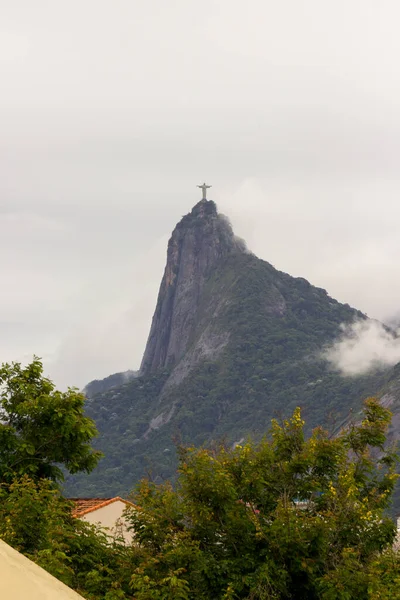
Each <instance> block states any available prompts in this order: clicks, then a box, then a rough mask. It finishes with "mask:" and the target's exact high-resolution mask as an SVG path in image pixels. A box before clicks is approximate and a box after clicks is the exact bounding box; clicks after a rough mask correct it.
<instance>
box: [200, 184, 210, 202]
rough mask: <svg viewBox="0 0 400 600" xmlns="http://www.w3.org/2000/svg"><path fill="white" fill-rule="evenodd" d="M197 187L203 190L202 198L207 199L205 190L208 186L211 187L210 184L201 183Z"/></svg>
mask: <svg viewBox="0 0 400 600" xmlns="http://www.w3.org/2000/svg"><path fill="white" fill-rule="evenodd" d="M197 187H198V188H201V189H202V190H203V198H202V200H207V190H208V188H210V187H212V185H206V184H205V183H203V185H198V186H197Z"/></svg>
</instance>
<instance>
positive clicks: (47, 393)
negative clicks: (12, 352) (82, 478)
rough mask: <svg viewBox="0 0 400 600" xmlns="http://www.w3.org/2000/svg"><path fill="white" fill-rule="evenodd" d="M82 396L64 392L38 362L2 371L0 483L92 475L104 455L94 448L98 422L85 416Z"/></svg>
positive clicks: (0, 394)
mask: <svg viewBox="0 0 400 600" xmlns="http://www.w3.org/2000/svg"><path fill="white" fill-rule="evenodd" d="M84 400H85V398H84V396H83V395H82V394H80V393H78V392H77V390H74V389H69V390H68V391H67V392H59V391H58V390H56V389H55V386H54V384H53V383H52V382H51V381H50V380H49V379H46V378H45V377H43V367H42V364H41V362H40V360H39V359H37V358H35V359H34V360H33V362H32V363H31V364H29V365H27V366H26V367H22V366H21V364H20V363H13V364H11V365H9V364H3V365H2V366H1V368H0V481H1V482H7V481H8V482H10V481H12V480H13V479H14V478H15V477H19V476H22V475H24V474H29V475H30V476H31V477H32V478H35V479H40V478H51V479H53V480H61V479H63V471H62V470H61V468H60V467H61V466H63V467H64V468H65V469H66V470H67V471H68V472H70V473H77V472H79V471H86V472H89V471H91V470H92V469H93V468H94V467H95V466H96V464H97V462H98V459H99V457H100V455H101V453H100V452H98V451H95V450H93V449H92V447H91V441H92V439H93V437H94V436H95V435H96V433H97V431H96V427H95V425H94V423H93V421H92V420H91V419H89V418H87V417H85V415H84V412H83V405H84Z"/></svg>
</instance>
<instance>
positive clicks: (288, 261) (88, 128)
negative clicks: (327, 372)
mask: <svg viewBox="0 0 400 600" xmlns="http://www.w3.org/2000/svg"><path fill="white" fill-rule="evenodd" d="M399 22H400V4H399V2H398V0H379V2H378V1H377V0H279V2H277V1H276V0H247V1H246V2H243V1H241V0H202V1H201V2H199V1H198V0H168V1H166V0H135V1H134V2H133V1H132V0H35V1H32V0H13V1H12V2H10V1H9V0H0V81H1V91H0V252H1V256H2V260H1V261H0V281H1V295H0V333H1V335H0V361H5V360H7V361H11V360H28V359H29V358H31V356H32V355H33V354H34V353H35V354H37V355H39V356H41V357H43V359H44V361H45V366H46V371H47V373H48V374H49V375H50V376H51V377H53V378H55V380H56V382H57V383H58V384H59V385H60V386H66V385H77V386H83V385H85V383H87V382H88V381H89V380H91V379H93V378H100V377H103V376H106V375H108V374H110V373H112V372H115V371H119V370H124V369H128V368H137V367H138V366H139V363H140V360H141V356H142V353H143V350H144V345H145V342H146V338H147V334H148V329H149V326H150V320H151V316H152V313H153V310H154V306H155V302H156V296H157V291H158V285H159V283H160V279H161V276H162V272H163V268H164V263H165V256H166V243H167V240H168V237H169V235H170V232H171V230H172V228H173V227H174V225H175V223H176V222H177V221H178V220H179V219H180V218H181V216H182V215H183V214H185V213H186V212H188V211H189V210H190V209H191V207H192V206H193V205H194V204H195V203H196V202H197V201H198V200H199V199H200V194H199V192H200V191H199V190H197V189H196V187H195V186H196V185H197V184H198V183H201V182H202V181H203V180H204V179H205V180H207V182H209V183H211V184H212V185H213V187H212V190H211V192H212V194H210V197H211V198H212V199H214V200H215V201H216V202H217V204H218V205H219V207H220V210H221V211H222V212H224V213H225V214H227V215H228V216H229V217H230V218H231V220H232V222H233V225H234V229H235V232H236V233H237V234H238V235H240V236H242V237H244V238H245V239H246V240H247V243H248V245H249V247H250V249H251V250H253V251H254V252H255V253H256V254H257V255H258V256H260V257H261V258H264V259H266V260H268V261H269V262H271V263H272V264H274V265H275V266H276V267H277V268H279V269H281V270H284V271H287V272H289V273H291V274H293V275H297V276H303V277H306V278H307V279H309V280H310V281H311V282H312V283H314V284H315V285H318V286H321V287H325V288H326V289H327V290H328V292H329V293H330V294H331V295H332V296H334V297H336V298H337V299H339V300H341V301H343V302H348V303H350V304H352V305H354V306H356V307H357V308H359V309H361V310H363V311H365V312H367V313H368V314H369V315H370V316H373V317H376V318H379V319H385V318H388V317H390V316H392V315H394V314H397V313H399V312H400V310H399V309H400V278H399V276H398V275H399V264H398V263H399V257H400V235H399V234H400V168H399V162H400V108H399V107H400V68H399V56H400V36H399V33H398V29H399Z"/></svg>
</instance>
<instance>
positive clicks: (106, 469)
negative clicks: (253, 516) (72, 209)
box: [67, 201, 391, 495]
mask: <svg viewBox="0 0 400 600" xmlns="http://www.w3.org/2000/svg"><path fill="white" fill-rule="evenodd" d="M356 318H362V319H365V318H366V317H365V315H363V314H362V313H360V312H359V311H357V310H355V309H353V308H351V307H350V306H348V305H343V304H340V303H339V302H337V301H336V300H334V299H332V298H331V297H329V296H328V294H327V293H326V291H325V290H323V289H320V288H317V287H314V286H312V285H310V283H308V282H307V281H306V280H305V279H302V278H294V277H291V276H290V275H287V274H286V273H282V272H280V271H278V270H276V269H275V268H274V267H273V266H272V265H270V264H269V263H267V262H265V261H263V260H260V259H259V258H257V257H256V256H254V255H252V254H250V253H248V252H247V251H246V248H245V245H244V244H243V242H240V241H238V240H237V239H236V238H235V236H234V234H233V232H232V229H231V227H230V225H229V223H228V222H227V220H226V219H225V218H224V217H221V216H220V215H219V214H218V212H217V209H216V206H215V204H214V203H213V202H208V201H202V202H200V203H199V204H198V205H196V206H195V207H194V209H193V210H192V212H191V213H190V214H189V215H187V216H186V217H184V218H183V219H182V221H181V222H180V223H179V224H178V225H177V227H176V228H175V230H174V232H173V234H172V237H171V239H170V242H169V245H168V255H167V265H166V269H165V273H164V277H163V280H162V282H161V286H160V292H159V297H158V301H157V306H156V311H155V314H154V317H153V323H152V328H151V331H150V335H149V340H148V343H147V347H146V350H145V353H144V358H143V362H142V367H141V372H140V374H139V376H138V377H136V378H133V379H131V380H128V381H126V382H121V383H120V384H117V385H113V387H112V388H111V389H107V387H104V388H103V389H101V388H97V390H96V389H95V388H94V387H93V385H92V384H91V385H92V387H91V389H90V394H89V395H90V399H89V400H88V403H87V413H88V415H90V416H91V417H92V418H94V420H95V421H96V424H97V427H98V428H99V431H100V436H99V439H98V441H97V445H98V447H99V448H101V449H102V450H103V451H104V453H105V458H104V459H103V460H102V461H101V463H100V466H99V467H98V468H97V469H96V471H95V472H94V473H92V474H91V475H90V476H89V477H87V476H85V477H84V476H80V477H74V478H70V479H69V480H68V482H67V487H68V491H69V493H71V494H73V495H79V494H87V495H89V494H99V495H100V494H118V493H120V494H123V493H126V492H128V491H129V490H130V489H131V488H132V487H133V486H134V484H135V483H136V482H137V481H138V479H139V478H140V477H141V476H143V475H144V474H151V475H152V476H153V477H154V478H157V479H158V480H162V479H165V478H171V477H173V476H174V470H175V465H176V462H175V458H176V455H175V443H176V442H183V443H190V444H195V445H200V444H203V443H211V442H212V441H213V440H221V439H223V440H225V441H226V442H227V443H229V444H232V443H234V442H235V441H239V440H241V439H242V438H245V437H246V436H247V435H249V434H251V435H253V436H255V437H259V436H261V435H263V434H264V433H265V432H266V431H267V430H268V429H269V426H270V420H271V418H273V417H278V418H281V417H286V416H288V415H289V414H290V413H291V412H292V411H293V409H294V408H295V406H298V405H300V406H301V407H302V408H303V414H304V417H305V419H306V422H307V426H308V428H309V429H311V428H312V427H314V426H316V425H319V424H321V425H325V426H326V427H328V428H329V429H331V430H334V429H335V428H337V427H338V424H340V423H341V422H342V421H343V420H344V419H345V418H346V417H347V416H348V414H349V411H350V410H351V409H354V410H355V411H357V410H358V409H359V408H360V406H361V402H362V400H363V399H364V398H365V397H366V396H369V395H373V394H375V393H377V392H378V391H379V390H380V389H382V388H383V387H384V386H385V385H386V384H387V383H388V381H389V380H390V377H391V374H390V373H389V372H375V373H373V374H371V375H369V376H364V377H354V378H344V377H342V376H340V375H339V374H338V373H335V372H333V371H332V370H331V369H330V367H329V365H328V364H327V363H326V362H325V361H324V360H323V359H322V358H321V351H322V350H323V348H324V346H325V345H326V344H328V343H330V342H332V340H334V339H335V337H336V336H337V335H338V334H339V332H340V324H341V323H351V322H352V321H354V319H356ZM100 384H101V382H100ZM106 386H107V384H106ZM96 391H97V393H96Z"/></svg>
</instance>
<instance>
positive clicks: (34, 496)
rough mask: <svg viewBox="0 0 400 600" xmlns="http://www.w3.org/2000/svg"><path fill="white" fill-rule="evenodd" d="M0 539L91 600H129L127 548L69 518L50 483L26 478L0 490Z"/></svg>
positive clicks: (129, 554) (65, 504)
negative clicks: (126, 599) (127, 599)
mask: <svg viewBox="0 0 400 600" xmlns="http://www.w3.org/2000/svg"><path fill="white" fill-rule="evenodd" d="M0 539H2V540H4V541H5V542H7V543H8V544H10V545H11V546H13V547H14V548H16V549H17V550H19V551H20V552H22V553H23V554H25V555H26V556H28V557H29V558H30V559H31V560H33V561H34V562H36V563H37V564H39V565H40V566H41V567H43V568H44V569H46V570H47V571H49V572H50V573H51V574H52V575H54V576H55V577H57V578H58V579H60V580H61V581H63V582H64V583H65V584H66V585H68V586H70V587H71V588H73V589H75V590H77V591H78V592H79V593H80V594H82V595H83V596H84V597H85V598H88V599H90V600H103V599H104V598H106V599H107V600H120V599H121V600H123V599H125V598H129V597H131V593H130V587H129V581H130V577H131V573H132V569H133V568H134V565H135V560H134V557H133V556H132V552H131V550H130V548H129V547H127V546H126V545H125V544H124V543H123V541H122V540H118V539H112V540H110V538H109V537H108V536H106V534H105V533H104V532H102V531H101V530H99V529H98V528H96V527H94V526H93V525H90V524H89V523H85V522H83V521H81V520H80V519H76V518H74V517H73V516H72V503H71V502H69V501H68V500H66V499H65V498H63V497H62V496H61V494H60V492H59V490H58V489H57V488H56V487H55V485H54V483H53V482H51V481H50V480H46V479H41V480H37V481H34V480H33V479H31V478H29V477H28V476H27V475H24V476H23V477H22V478H21V479H19V480H15V481H14V482H13V483H11V484H9V485H8V484H3V485H2V486H1V487H0Z"/></svg>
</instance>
